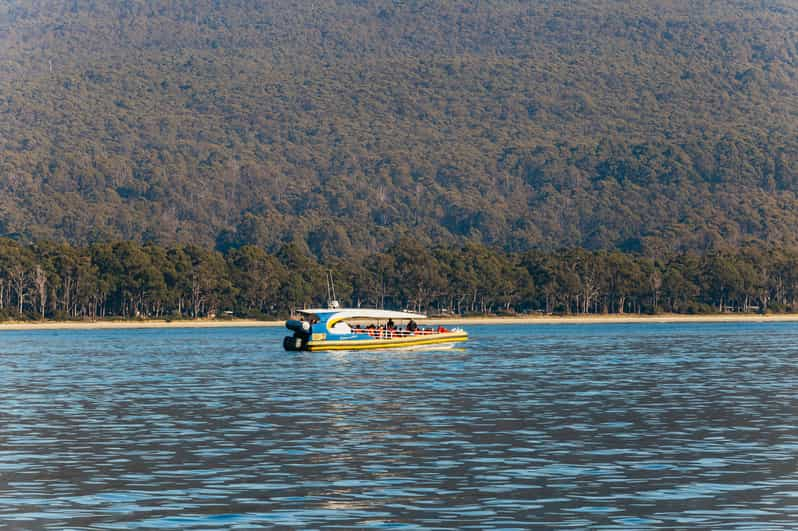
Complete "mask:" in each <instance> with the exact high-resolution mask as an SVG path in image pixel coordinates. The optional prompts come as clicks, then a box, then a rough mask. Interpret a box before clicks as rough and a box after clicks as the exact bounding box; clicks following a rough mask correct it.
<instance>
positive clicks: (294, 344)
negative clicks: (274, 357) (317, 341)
mask: <svg viewBox="0 0 798 531" xmlns="http://www.w3.org/2000/svg"><path fill="white" fill-rule="evenodd" d="M285 327H286V328H287V329H289V330H291V331H293V332H294V335H293V336H286V337H284V338H283V348H284V349H285V350H289V351H296V350H305V349H306V348H307V346H308V340H309V339H310V334H311V331H312V328H311V326H310V323H309V322H307V321H298V320H296V319H289V320H288V321H286V322H285Z"/></svg>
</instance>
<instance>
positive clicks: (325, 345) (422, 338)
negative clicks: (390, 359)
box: [307, 332, 468, 352]
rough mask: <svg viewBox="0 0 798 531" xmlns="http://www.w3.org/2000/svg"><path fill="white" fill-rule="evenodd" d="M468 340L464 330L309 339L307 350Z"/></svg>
mask: <svg viewBox="0 0 798 531" xmlns="http://www.w3.org/2000/svg"><path fill="white" fill-rule="evenodd" d="M466 340H468V333H466V332H441V333H436V334H429V335H413V336H403V337H394V338H387V339H380V338H374V339H349V340H339V341H328V340H311V341H309V342H308V344H307V350H310V351H311V352H317V351H321V350H382V349H391V348H396V349H412V348H418V347H427V346H429V347H434V348H441V347H446V346H453V345H454V344H455V343H462V342H463V341H466Z"/></svg>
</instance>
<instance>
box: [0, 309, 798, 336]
mask: <svg viewBox="0 0 798 531" xmlns="http://www.w3.org/2000/svg"><path fill="white" fill-rule="evenodd" d="M763 322H765V323H769V322H773V323H775V322H798V313H787V314H769V315H758V314H702V315H682V314H661V315H637V314H633V315H630V314H623V315H621V314H614V315H564V316H554V315H539V316H522V317H440V318H435V317H432V318H428V319H421V320H419V323H420V324H423V325H430V324H441V325H456V326H468V325H496V324H498V325H505V324H508V325H512V324H575V325H576V324H639V323H763ZM284 323H285V321H283V320H278V321H259V320H256V319H230V320H208V319H197V320H185V321H165V320H148V321H102V320H100V321H11V322H0V332H2V331H4V330H9V331H11V330H16V331H30V330H135V329H153V328H267V327H282V326H283V325H284Z"/></svg>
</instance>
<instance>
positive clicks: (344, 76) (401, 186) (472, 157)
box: [0, 0, 798, 258]
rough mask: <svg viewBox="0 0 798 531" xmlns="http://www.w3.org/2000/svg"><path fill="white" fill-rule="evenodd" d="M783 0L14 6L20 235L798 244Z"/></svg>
mask: <svg viewBox="0 0 798 531" xmlns="http://www.w3.org/2000/svg"><path fill="white" fill-rule="evenodd" d="M797 43H798V8H797V7H796V6H795V3H793V2H788V1H786V0H784V1H778V0H775V1H770V2H753V1H727V0H722V1H718V2H666V1H652V2H644V3H639V2H625V1H609V0H577V1H573V2H556V1H551V0H542V1H536V2H525V1H518V0H493V1H484V0H483V1H477V0H471V1H465V0H463V1H454V0H439V1H436V2H428V1H424V0H404V1H399V0H394V1H388V0H375V1H369V2H364V1H359V0H317V1H313V2H310V1H299V0H268V1H267V0H225V1H223V2H219V1H212V0H191V1H188V0H174V1H170V2H166V1H163V0H125V1H111V0H69V1H64V0H6V1H4V2H2V3H0V235H8V236H12V237H15V238H20V239H23V240H35V241H41V240H45V239H48V240H59V239H62V238H63V239H66V240H68V241H70V242H73V243H79V244H85V243H87V242H91V241H107V240H110V239H127V240H139V241H144V242H155V243H159V244H161V245H174V244H178V243H181V244H182V243H196V244H200V245H204V246H212V245H217V246H218V247H219V248H220V249H222V250H225V251H226V250H227V249H229V248H231V247H238V246H241V245H244V244H255V245H257V246H260V247H262V248H265V249H268V250H272V251H274V250H276V249H278V248H280V247H281V246H282V245H283V244H284V243H286V242H288V241H292V240H293V241H294V242H295V243H296V244H297V245H298V246H299V247H300V248H303V247H304V246H307V247H309V248H310V250H311V251H313V252H314V253H315V254H317V255H318V256H320V257H322V258H325V257H329V256H330V255H340V254H343V255H348V254H361V255H365V254H367V253H374V252H378V251H381V250H384V249H386V248H388V247H390V246H391V245H392V244H394V243H395V242H397V241H399V239H400V238H402V237H404V236H412V237H413V238H415V239H416V240H417V241H420V242H422V243H424V242H434V243H442V244H444V245H461V244H463V243H466V242H467V241H471V242H474V243H482V244H487V245H491V246H498V247H501V248H504V249H505V250H507V251H522V250H526V249H530V248H534V247H543V248H549V249H551V248H559V247H562V246H569V247H577V246H582V247H587V248H592V249H598V248H613V247H619V248H621V249H624V250H631V251H636V250H643V251H645V252H646V253H648V254H650V255H651V256H664V255H665V254H667V253H673V252H682V251H684V250H690V249H692V250H700V251H705V250H710V249H715V248H718V247H723V246H732V247H736V246H738V245H740V244H742V243H743V242H745V241H746V240H762V241H767V242H769V243H771V244H779V245H780V244H786V245H793V244H795V243H796V239H797V238H796V234H798V197H796V190H798V136H797V135H796V132H798V127H797V126H798V77H797V76H798V46H797Z"/></svg>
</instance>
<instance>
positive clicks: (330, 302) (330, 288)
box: [326, 269, 340, 309]
mask: <svg viewBox="0 0 798 531" xmlns="http://www.w3.org/2000/svg"><path fill="white" fill-rule="evenodd" d="M326 280H327V306H328V307H329V308H331V309H337V308H338V306H340V305H339V304H338V299H337V298H336V297H335V283H334V282H333V274H332V269H328V270H327V276H326Z"/></svg>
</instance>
